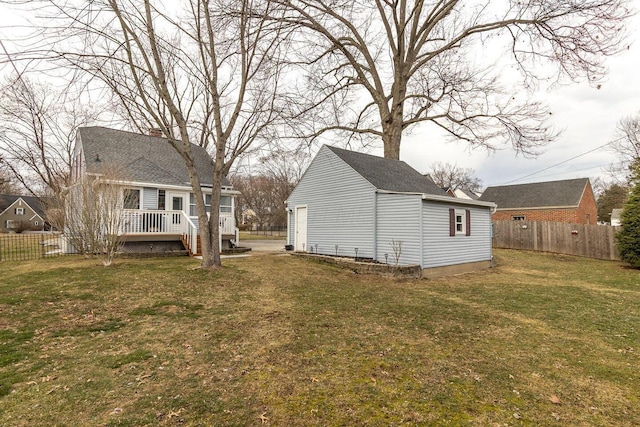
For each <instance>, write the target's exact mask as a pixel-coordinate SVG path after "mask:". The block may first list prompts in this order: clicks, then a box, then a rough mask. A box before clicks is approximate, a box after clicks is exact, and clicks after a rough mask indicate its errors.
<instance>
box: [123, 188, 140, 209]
mask: <svg viewBox="0 0 640 427" xmlns="http://www.w3.org/2000/svg"><path fill="white" fill-rule="evenodd" d="M122 195H123V201H124V202H123V207H124V208H125V209H140V190H135V189H132V188H125V189H124V191H123V193H122Z"/></svg>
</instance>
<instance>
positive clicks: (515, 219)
mask: <svg viewBox="0 0 640 427" xmlns="http://www.w3.org/2000/svg"><path fill="white" fill-rule="evenodd" d="M511 219H512V220H514V221H524V216H522V215H516V216H512V217H511Z"/></svg>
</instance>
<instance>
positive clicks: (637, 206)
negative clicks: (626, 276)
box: [616, 163, 640, 268]
mask: <svg viewBox="0 0 640 427" xmlns="http://www.w3.org/2000/svg"><path fill="white" fill-rule="evenodd" d="M631 185H632V186H631V194H629V197H628V198H627V201H626V202H625V204H624V207H623V209H622V214H621V215H620V220H621V223H622V224H621V225H622V227H621V229H620V231H619V232H618V233H617V235H616V237H617V239H618V253H619V254H620V258H621V259H622V260H623V261H625V262H627V263H629V264H630V265H631V266H632V267H633V268H640V163H635V164H634V166H633V169H632V175H631Z"/></svg>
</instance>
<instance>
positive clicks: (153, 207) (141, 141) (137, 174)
mask: <svg viewBox="0 0 640 427" xmlns="http://www.w3.org/2000/svg"><path fill="white" fill-rule="evenodd" d="M191 150H192V152H193V154H194V162H195V165H196V168H197V171H198V174H199V177H200V180H201V186H202V189H203V192H204V194H205V204H206V206H207V209H210V208H211V188H212V183H213V160H212V159H211V156H209V154H208V153H207V151H206V150H205V149H204V148H202V147H200V146H197V145H192V147H191ZM73 156H74V157H73V163H72V171H71V176H72V182H78V181H80V180H82V179H83V178H84V177H85V176H92V175H93V176H96V175H99V174H100V173H101V171H102V170H103V169H102V167H103V165H110V166H115V167H117V170H118V172H119V173H121V174H122V175H123V177H124V178H125V179H126V184H125V189H124V190H123V195H122V200H123V207H124V209H123V214H124V216H125V218H124V224H123V226H122V229H121V233H122V234H123V235H124V236H125V249H126V248H127V247H129V248H130V249H131V250H145V251H146V249H147V248H149V249H151V250H153V249H154V247H155V250H156V251H158V250H159V248H162V247H165V248H173V247H175V245H176V243H179V244H180V245H182V244H184V246H185V248H186V249H188V250H189V251H190V253H191V254H197V253H199V246H198V243H197V235H198V218H197V213H196V204H195V199H194V196H193V192H192V189H191V184H190V181H189V173H188V170H187V167H186V165H185V163H184V160H183V159H182V157H181V156H180V155H179V153H178V152H177V151H176V150H175V149H174V148H173V147H172V146H171V145H170V144H169V143H168V141H167V140H166V138H162V137H161V136H157V135H142V134H138V133H132V132H125V131H121V130H115V129H108V128H104V127H82V128H79V129H78V132H77V136H76V142H75V147H74V152H73ZM237 194H239V193H238V192H237V191H235V190H233V188H232V185H231V183H230V182H229V181H228V180H227V179H226V178H225V180H224V182H223V184H222V196H221V199H220V235H221V247H223V248H225V247H229V246H230V245H231V244H235V245H237V244H238V229H237V228H236V224H235V219H234V205H235V203H234V198H235V196H236V195H237ZM180 242H182V243H180Z"/></svg>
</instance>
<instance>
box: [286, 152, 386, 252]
mask: <svg viewBox="0 0 640 427" xmlns="http://www.w3.org/2000/svg"><path fill="white" fill-rule="evenodd" d="M374 203H375V188H374V187H373V186H372V185H371V184H370V183H369V182H368V181H366V180H365V179H364V178H363V177H362V176H361V175H360V174H358V173H357V172H356V171H355V170H353V169H352V168H351V167H350V166H349V165H347V164H346V163H345V162H344V161H343V160H341V159H340V158H339V157H338V156H336V155H335V154H334V153H333V152H331V150H329V149H328V148H327V147H322V148H321V149H320V151H319V152H318V154H317V155H316V157H315V158H314V160H313V162H312V163H311V165H309V168H308V169H307V171H306V172H305V174H304V176H303V177H302V179H301V180H300V183H299V184H298V185H297V186H296V188H295V189H294V190H293V192H292V193H291V195H290V196H289V198H288V201H287V207H288V208H289V209H295V208H296V206H302V205H306V206H307V247H313V248H314V249H315V246H316V245H317V247H318V253H321V254H329V255H334V254H335V253H336V249H335V247H336V245H338V255H344V256H350V257H353V256H355V248H358V257H366V258H373V254H374V243H373V239H374V235H373V233H374V227H373V224H374V213H373V211H374ZM290 218H292V220H291V222H290V224H291V225H292V226H293V227H295V221H294V220H293V216H291V217H290ZM289 234H290V236H291V239H292V240H293V239H294V236H295V229H292V230H291V231H290V233H289ZM290 243H291V244H294V242H293V241H292V242H290Z"/></svg>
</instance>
